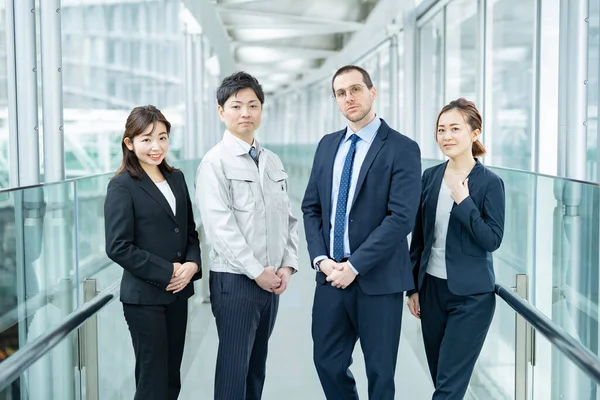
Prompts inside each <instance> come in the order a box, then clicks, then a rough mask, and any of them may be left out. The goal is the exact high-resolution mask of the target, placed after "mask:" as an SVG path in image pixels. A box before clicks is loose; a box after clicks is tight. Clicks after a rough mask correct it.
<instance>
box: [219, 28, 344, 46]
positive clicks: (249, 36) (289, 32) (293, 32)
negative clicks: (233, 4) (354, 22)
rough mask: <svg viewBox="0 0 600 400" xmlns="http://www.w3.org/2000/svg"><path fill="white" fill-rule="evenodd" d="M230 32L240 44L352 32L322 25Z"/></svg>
mask: <svg viewBox="0 0 600 400" xmlns="http://www.w3.org/2000/svg"><path fill="white" fill-rule="evenodd" d="M230 29H231V30H232V32H231V33H232V36H234V39H235V40H236V41H238V42H242V43H254V42H261V43H263V44H264V43H266V42H268V41H270V40H271V41H272V40H278V39H290V38H300V37H307V36H315V35H317V36H318V35H333V34H336V33H349V32H353V30H351V29H336V27H328V26H323V25H315V26H303V27H299V26H297V25H296V26H293V27H290V26H289V25H288V26H278V27H274V26H268V27H265V26H262V27H259V26H235V27H230Z"/></svg>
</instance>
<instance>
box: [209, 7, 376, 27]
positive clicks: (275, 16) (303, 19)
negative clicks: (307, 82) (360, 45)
mask: <svg viewBox="0 0 600 400" xmlns="http://www.w3.org/2000/svg"><path fill="white" fill-rule="evenodd" d="M217 11H219V12H220V13H227V12H235V15H236V16H238V15H247V16H251V17H259V18H269V19H272V20H273V21H278V22H284V21H285V22H293V23H297V24H311V25H313V24H319V25H328V26H345V27H347V28H350V27H352V28H353V29H352V30H353V31H356V30H359V29H361V28H362V27H364V26H365V24H364V23H362V22H356V21H340V20H335V19H328V18H317V17H308V16H305V15H290V14H279V13H270V12H264V11H254V10H240V9H239V8H233V7H224V6H217ZM233 25H235V24H233ZM260 25H261V26H262V27H264V23H263V22H261V23H260Z"/></svg>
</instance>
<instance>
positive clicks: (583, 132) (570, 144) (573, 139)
mask: <svg viewBox="0 0 600 400" xmlns="http://www.w3.org/2000/svg"><path fill="white" fill-rule="evenodd" d="M568 11H569V14H568V18H569V21H568V29H567V32H568V37H567V39H566V40H567V50H566V51H567V62H566V68H567V78H566V80H567V82H566V86H567V89H566V92H567V102H566V109H567V137H568V138H569V139H568V140H567V141H566V149H567V154H566V156H567V165H566V176H567V178H571V179H579V180H585V179H586V150H587V89H588V88H587V69H588V35H589V33H588V28H589V27H588V25H589V24H588V0H569V5H568ZM561 55H562V54H561Z"/></svg>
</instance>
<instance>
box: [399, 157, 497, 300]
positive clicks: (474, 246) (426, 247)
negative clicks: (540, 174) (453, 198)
mask: <svg viewBox="0 0 600 400" xmlns="http://www.w3.org/2000/svg"><path fill="white" fill-rule="evenodd" d="M447 164H448V162H447V161H446V162H444V163H442V164H439V165H436V166H435V167H431V168H428V169H426V170H425V172H424V173H423V178H422V181H423V182H422V187H423V193H422V194H421V205H420V207H419V211H418V213H417V219H416V222H415V228H414V230H413V234H412V240H411V244H410V258H411V261H412V264H413V275H414V279H415V285H416V287H417V288H418V289H420V288H421V286H422V285H423V279H424V278H425V273H426V271H427V263H428V262H429V257H430V255H431V246H432V244H433V234H434V229H435V218H436V209H437V203H438V197H439V193H440V187H441V185H442V180H443V178H444V172H445V171H446V166H447ZM468 178H469V183H468V186H469V196H468V197H467V198H466V199H464V200H463V201H462V202H461V203H460V204H459V205H457V204H456V203H454V205H453V206H452V211H451V212H450V220H449V222H448V234H447V236H446V272H447V279H448V280H447V282H448V289H450V292H452V293H454V294H455V295H459V296H466V295H471V294H477V293H487V292H493V291H494V284H495V276H494V266H493V261H492V252H493V251H494V250H496V249H497V248H498V247H500V244H501V243H502V236H503V235H504V182H502V179H500V177H499V176H498V175H496V174H494V173H493V172H492V171H490V170H489V169H487V168H485V167H484V166H483V165H482V164H481V163H480V162H479V161H476V163H475V166H474V167H473V169H472V170H471V172H470V173H469V175H468Z"/></svg>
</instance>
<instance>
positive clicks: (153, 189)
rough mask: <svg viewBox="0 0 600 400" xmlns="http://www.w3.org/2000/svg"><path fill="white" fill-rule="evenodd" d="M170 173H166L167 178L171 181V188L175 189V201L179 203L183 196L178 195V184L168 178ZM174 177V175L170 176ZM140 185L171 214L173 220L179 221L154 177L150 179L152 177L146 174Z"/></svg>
mask: <svg viewBox="0 0 600 400" xmlns="http://www.w3.org/2000/svg"><path fill="white" fill-rule="evenodd" d="M168 175H170V174H169V173H164V176H165V178H166V179H167V182H169V186H170V187H171V190H172V191H173V195H174V196H175V203H176V204H177V203H178V201H177V199H178V197H181V196H177V194H178V193H177V190H176V189H175V188H176V187H177V185H173V184H171V182H170V181H169V178H167V176H168ZM170 178H171V179H172V177H170ZM140 187H141V188H142V189H143V190H144V191H145V192H146V193H148V195H150V197H152V198H153V199H154V200H155V201H156V202H157V203H158V204H160V206H161V207H162V208H163V209H164V210H165V212H166V213H167V214H169V216H170V217H171V219H173V221H175V222H177V219H176V218H175V215H174V214H173V210H171V206H170V205H169V202H168V201H167V199H166V198H165V196H164V195H163V194H162V192H161V191H160V189H159V188H158V186H156V184H155V183H154V182H152V179H150V177H149V176H148V175H146V174H144V176H143V177H142V179H141V181H140Z"/></svg>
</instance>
